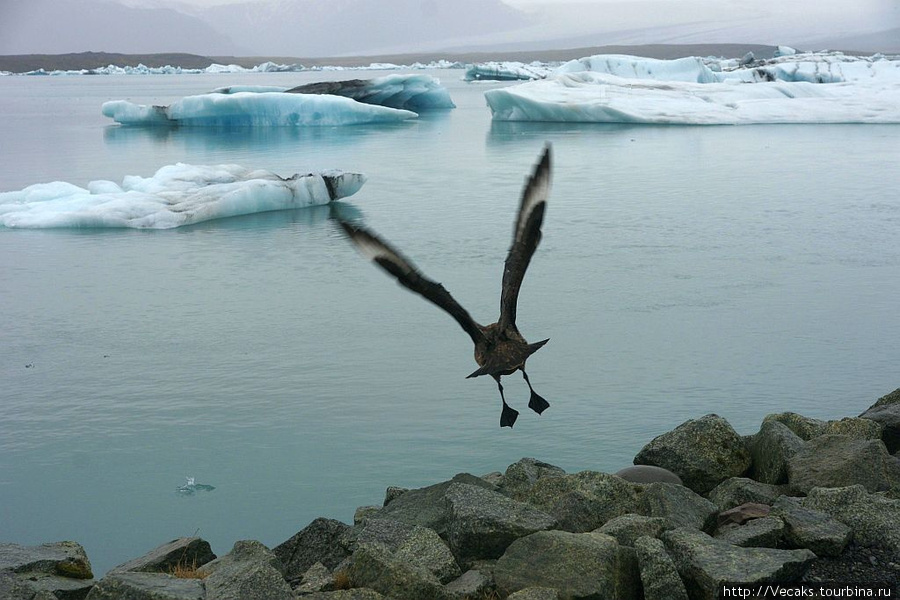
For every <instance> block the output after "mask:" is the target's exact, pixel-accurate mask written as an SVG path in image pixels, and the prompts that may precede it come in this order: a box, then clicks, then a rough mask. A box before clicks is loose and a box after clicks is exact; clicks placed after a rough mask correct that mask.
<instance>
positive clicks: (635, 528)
mask: <svg viewBox="0 0 900 600" xmlns="http://www.w3.org/2000/svg"><path fill="white" fill-rule="evenodd" d="M674 527H675V526H674V525H672V523H670V522H669V521H668V519H664V518H663V517H647V516H644V515H635V514H627V515H622V516H621V517H616V518H615V519H610V520H609V521H607V522H606V523H604V524H603V526H602V527H600V528H599V529H596V530H595V531H596V532H597V533H605V534H606V535H611V536H612V537H614V538H616V541H618V542H619V544H620V545H622V546H634V542H635V541H636V540H637V539H638V538H639V537H645V536H649V537H659V536H660V534H661V533H662V532H663V531H666V530H668V529H673V528H674Z"/></svg>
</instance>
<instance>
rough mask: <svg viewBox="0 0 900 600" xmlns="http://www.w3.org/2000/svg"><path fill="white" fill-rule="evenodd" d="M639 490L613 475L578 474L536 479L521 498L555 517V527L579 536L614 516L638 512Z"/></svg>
mask: <svg viewBox="0 0 900 600" xmlns="http://www.w3.org/2000/svg"><path fill="white" fill-rule="evenodd" d="M639 490H640V486H638V485H636V484H633V483H629V482H627V481H625V480H623V479H622V478H620V477H616V476H615V475H610V474H608V473H599V472H597V471H581V472H580V473H575V474H573V475H563V476H560V477H545V478H543V479H539V480H538V481H537V482H535V484H534V485H533V486H532V487H531V489H530V490H529V491H528V492H527V493H526V494H524V495H523V498H522V499H523V500H524V501H525V502H528V503H529V504H533V505H535V506H537V507H538V508H539V509H541V510H542V511H544V512H546V513H548V514H550V515H552V516H553V517H555V518H556V519H557V520H558V524H557V528H559V529H562V530H564V531H569V532H573V533H582V532H586V531H593V530H594V529H597V528H598V527H600V526H601V525H603V524H604V523H606V522H607V521H609V520H610V519H613V518H615V517H619V516H621V515H626V514H628V513H639V512H640V510H639V498H640V496H639Z"/></svg>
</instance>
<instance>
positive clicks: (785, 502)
mask: <svg viewBox="0 0 900 600" xmlns="http://www.w3.org/2000/svg"><path fill="white" fill-rule="evenodd" d="M772 515H773V516H777V517H780V518H781V520H782V521H784V524H785V531H784V540H785V543H786V544H787V547H788V548H807V549H808V550H812V551H813V552H815V553H816V556H840V554H841V553H842V552H843V551H844V548H846V547H847V544H849V543H850V540H851V539H852V538H853V532H852V530H851V529H850V528H849V527H847V526H846V525H844V524H843V523H841V522H840V521H838V520H836V519H834V518H833V517H831V516H830V515H828V514H827V513H824V512H822V511H818V510H813V509H810V508H804V507H803V505H802V504H801V501H800V499H799V498H791V497H790V496H782V497H781V498H779V499H778V500H776V501H775V504H774V505H773V506H772Z"/></svg>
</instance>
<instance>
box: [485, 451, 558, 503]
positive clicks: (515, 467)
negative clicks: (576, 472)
mask: <svg viewBox="0 0 900 600" xmlns="http://www.w3.org/2000/svg"><path fill="white" fill-rule="evenodd" d="M565 474H566V472H565V471H564V470H563V469H561V468H560V467H557V466H555V465H551V464H550V463H545V462H542V461H539V460H537V459H536V458H522V459H519V460H518V461H516V462H514V463H513V464H511V465H509V466H508V467H507V468H506V472H505V473H504V474H503V477H501V478H500V480H499V481H498V483H497V489H498V491H500V493H502V494H506V495H507V496H509V497H511V498H515V499H516V500H521V499H522V498H523V496H524V495H525V494H526V493H527V492H528V490H530V489H531V488H532V486H534V484H535V483H536V482H537V481H538V480H539V479H543V478H545V477H561V476H563V475H565Z"/></svg>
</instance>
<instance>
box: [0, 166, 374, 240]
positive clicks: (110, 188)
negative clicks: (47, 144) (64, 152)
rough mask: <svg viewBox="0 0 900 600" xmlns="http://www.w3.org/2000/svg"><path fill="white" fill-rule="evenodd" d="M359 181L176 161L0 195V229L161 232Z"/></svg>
mask: <svg viewBox="0 0 900 600" xmlns="http://www.w3.org/2000/svg"><path fill="white" fill-rule="evenodd" d="M365 180H366V178H365V176H364V175H362V174H359V173H345V172H343V171H322V172H319V173H310V174H307V175H294V176H293V177H289V178H287V179H285V178H282V177H279V176H278V175H276V174H275V173H272V172H270V171H264V170H251V169H247V168H245V167H242V166H239V165H215V166H194V165H187V164H183V163H178V164H175V165H168V166H165V167H163V168H161V169H159V170H158V171H157V172H156V174H155V175H153V176H152V177H139V176H137V175H129V176H127V177H125V179H124V180H123V181H122V185H119V184H116V183H114V182H112V181H105V180H100V181H92V182H90V183H89V184H88V186H87V188H81V187H78V186H76V185H73V184H71V183H66V182H62V181H57V182H53V183H40V184H36V185H31V186H28V187H27V188H25V189H23V190H20V191H17V192H5V193H0V226H2V227H20V228H50V227H131V228H135V229H169V228H172V227H179V226H182V225H190V224H193V223H200V222H202V221H209V220H212V219H221V218H224V217H233V216H237V215H247V214H253V213H259V212H267V211H273V210H286V209H292V208H302V207H306V206H315V205H321V204H327V203H329V202H331V201H332V200H337V199H339V198H344V197H347V196H350V195H352V194H354V193H356V192H357V191H358V190H359V189H360V188H361V187H362V185H363V183H365Z"/></svg>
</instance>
